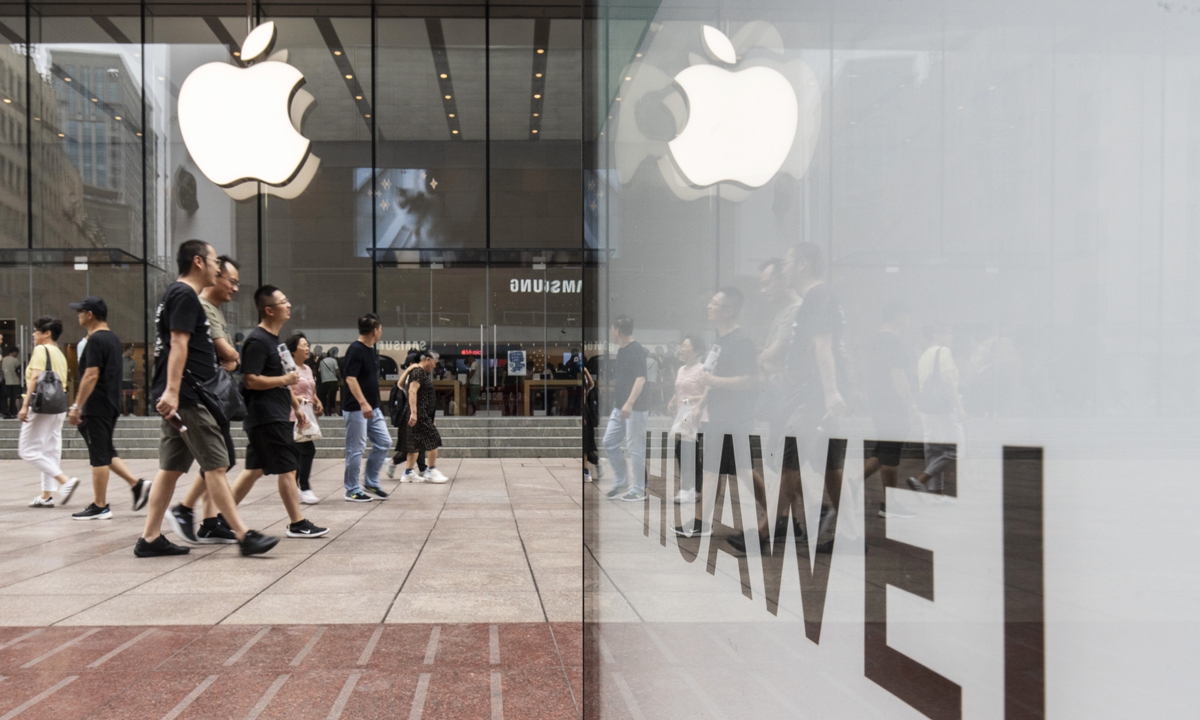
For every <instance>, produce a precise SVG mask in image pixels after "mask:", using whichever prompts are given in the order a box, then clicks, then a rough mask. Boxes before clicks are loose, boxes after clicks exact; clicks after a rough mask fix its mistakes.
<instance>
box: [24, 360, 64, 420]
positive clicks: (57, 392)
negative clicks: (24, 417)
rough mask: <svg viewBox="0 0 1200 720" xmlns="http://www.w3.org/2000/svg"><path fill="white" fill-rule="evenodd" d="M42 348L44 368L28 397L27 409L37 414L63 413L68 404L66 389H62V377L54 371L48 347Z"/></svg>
mask: <svg viewBox="0 0 1200 720" xmlns="http://www.w3.org/2000/svg"><path fill="white" fill-rule="evenodd" d="M42 349H43V350H45V351H46V369H45V370H42V373H41V374H40V375H38V379H37V385H34V387H33V397H31V398H29V409H30V410H32V411H33V412H35V413H37V414H39V415H57V414H59V413H65V412H66V411H67V406H68V405H70V403H69V402H68V401H67V391H66V390H64V389H63V384H62V378H60V377H59V376H58V373H56V372H54V365H53V363H52V362H51V358H50V348H48V347H43V348H42Z"/></svg>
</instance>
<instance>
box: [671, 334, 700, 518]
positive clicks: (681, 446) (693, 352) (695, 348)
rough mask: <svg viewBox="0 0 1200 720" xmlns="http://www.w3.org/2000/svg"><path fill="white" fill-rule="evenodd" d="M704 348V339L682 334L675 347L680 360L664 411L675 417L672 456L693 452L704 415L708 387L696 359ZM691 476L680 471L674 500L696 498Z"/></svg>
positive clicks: (693, 499) (698, 359)
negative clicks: (677, 347) (673, 451)
mask: <svg viewBox="0 0 1200 720" xmlns="http://www.w3.org/2000/svg"><path fill="white" fill-rule="evenodd" d="M704 351H705V347H704V341H703V340H702V339H700V336H698V335H688V336H686V337H684V338H683V342H681V343H679V350H678V351H677V354H678V357H679V362H680V363H682V364H681V365H680V366H679V369H678V370H677V371H676V372H675V394H673V395H672V396H671V400H670V401H669V402H668V403H667V414H669V415H673V416H674V418H675V420H674V422H673V423H672V424H671V435H670V437H671V438H673V439H674V441H675V457H676V458H678V459H679V460H680V461H682V459H683V458H684V457H691V456H694V455H695V453H696V450H695V443H696V432H697V431H698V430H699V428H700V425H701V424H702V423H704V422H705V421H706V420H707V419H708V417H707V416H706V415H705V413H704V409H703V408H702V407H700V406H701V404H702V403H703V401H704V396H705V394H706V393H707V391H708V389H707V388H706V387H705V385H704V382H703V379H702V376H703V374H704V365H702V364H701V363H700V358H701V357H702V356H703V355H704ZM684 453H688V455H685V454H684ZM695 477H696V476H695V473H694V472H693V473H690V474H689V473H682V474H681V478H680V484H681V487H680V489H679V493H678V494H676V495H675V502H677V503H691V502H696V488H695V487H694V485H695V484H696V483H695Z"/></svg>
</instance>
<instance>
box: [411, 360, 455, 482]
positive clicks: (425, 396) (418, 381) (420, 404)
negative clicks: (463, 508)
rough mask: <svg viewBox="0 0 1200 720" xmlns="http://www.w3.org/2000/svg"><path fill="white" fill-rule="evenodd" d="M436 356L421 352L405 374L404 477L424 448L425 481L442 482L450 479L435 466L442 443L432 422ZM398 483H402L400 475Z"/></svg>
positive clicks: (435, 402) (434, 401)
mask: <svg viewBox="0 0 1200 720" xmlns="http://www.w3.org/2000/svg"><path fill="white" fill-rule="evenodd" d="M437 358H438V356H437V353H433V352H430V351H429V350H425V351H423V352H422V353H421V354H420V356H419V358H418V362H417V364H416V365H415V366H413V367H412V368H411V370H410V371H409V373H408V378H407V380H408V447H407V450H408V463H407V464H406V467H405V469H404V477H408V478H411V477H412V476H413V475H415V474H416V470H415V469H414V466H415V465H416V464H417V455H418V454H419V453H420V452H421V451H425V461H426V463H427V466H426V469H425V482H431V483H444V482H447V481H449V480H450V478H448V477H446V476H445V475H444V474H443V473H442V471H440V470H438V469H437V459H438V452H437V451H438V448H439V447H441V446H442V436H441V434H440V433H439V432H438V429H437V426H436V425H434V416H435V414H436V412H437V398H436V395H435V393H436V391H435V390H434V387H433V375H432V374H431V373H432V372H433V367H434V365H436V364H437ZM401 482H404V480H403V478H402V479H401Z"/></svg>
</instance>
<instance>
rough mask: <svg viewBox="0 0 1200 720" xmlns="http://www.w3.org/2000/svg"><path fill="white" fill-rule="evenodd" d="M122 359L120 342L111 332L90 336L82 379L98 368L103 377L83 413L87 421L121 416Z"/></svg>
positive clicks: (81, 371)
mask: <svg viewBox="0 0 1200 720" xmlns="http://www.w3.org/2000/svg"><path fill="white" fill-rule="evenodd" d="M121 358H122V351H121V340H120V339H119V338H117V336H116V334H115V333H114V332H113V331H112V330H97V331H96V332H94V333H92V334H91V335H89V336H88V341H87V345H86V346H84V348H83V357H82V358H80V360H79V376H80V378H82V377H83V374H84V372H85V371H87V369H88V368H97V369H98V370H99V371H100V376H99V377H98V378H96V387H95V388H93V389H92V394H91V395H88V399H87V402H85V403H84V404H83V408H82V409H81V410H80V414H82V415H83V416H84V417H97V416H111V417H115V416H117V415H120V414H121V372H122V364H121Z"/></svg>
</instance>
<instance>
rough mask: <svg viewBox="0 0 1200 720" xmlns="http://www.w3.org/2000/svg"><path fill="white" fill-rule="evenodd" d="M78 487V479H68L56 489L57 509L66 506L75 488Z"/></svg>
mask: <svg viewBox="0 0 1200 720" xmlns="http://www.w3.org/2000/svg"><path fill="white" fill-rule="evenodd" d="M78 485H79V478H75V477H73V478H70V479H68V480H67V481H66V482H65V483H63V484H62V485H60V486H59V488H58V504H59V507H62V506H63V505H66V504H67V501H68V500H70V499H71V495H72V494H73V493H74V492H75V488H76V487H78Z"/></svg>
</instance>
